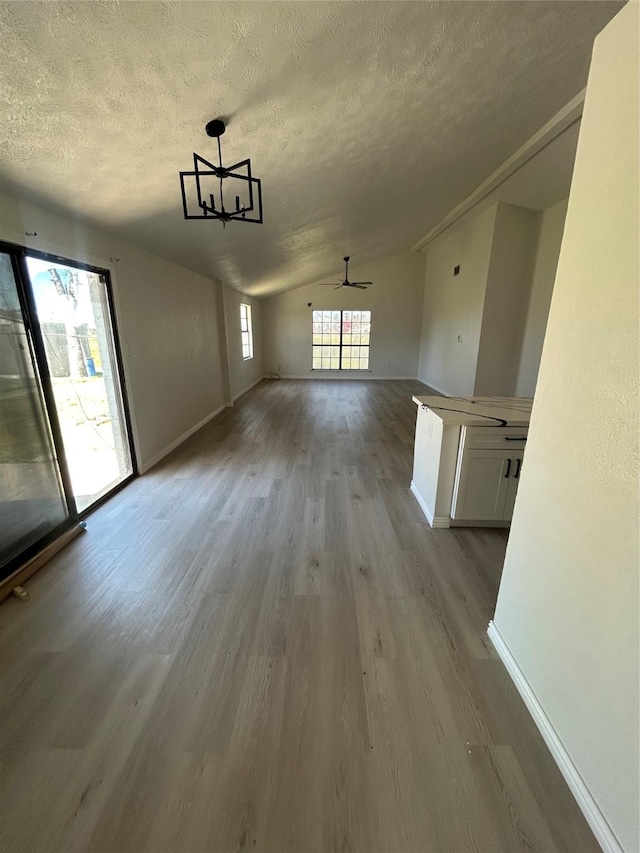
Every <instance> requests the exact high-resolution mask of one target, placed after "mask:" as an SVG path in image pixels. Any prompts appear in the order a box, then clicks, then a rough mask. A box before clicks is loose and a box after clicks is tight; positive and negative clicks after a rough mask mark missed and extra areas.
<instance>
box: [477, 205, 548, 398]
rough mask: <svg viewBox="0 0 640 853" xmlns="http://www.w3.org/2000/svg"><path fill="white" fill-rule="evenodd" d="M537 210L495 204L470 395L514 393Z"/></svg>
mask: <svg viewBox="0 0 640 853" xmlns="http://www.w3.org/2000/svg"><path fill="white" fill-rule="evenodd" d="M540 219H541V216H540V214H539V213H536V212H535V211H533V210H525V208H523V207H515V206H514V205H512V204H498V209H497V213H496V220H495V225H494V229H493V239H492V242H491V260H490V262H489V273H488V276H487V289H486V293H485V297H484V308H483V312H482V331H481V332H480V344H479V347H478V364H477V367H476V381H475V386H474V393H475V394H476V395H478V396H480V397H491V396H496V397H513V396H514V395H515V392H516V384H517V379H518V367H519V364H520V354H521V352H522V342H523V338H524V331H525V326H526V320H527V310H528V307H529V301H530V296H531V283H532V280H533V270H534V264H535V258H536V250H537V248H538V238H539V234H540Z"/></svg>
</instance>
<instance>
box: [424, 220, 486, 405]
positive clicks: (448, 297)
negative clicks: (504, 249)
mask: <svg viewBox="0 0 640 853" xmlns="http://www.w3.org/2000/svg"><path fill="white" fill-rule="evenodd" d="M497 209H498V205H495V204H494V205H493V207H490V208H488V209H487V210H484V211H483V212H482V213H480V214H479V215H478V216H476V217H475V218H474V219H471V220H470V221H469V222H467V221H465V223H464V225H462V226H461V227H459V228H452V229H450V230H449V231H446V232H445V233H444V234H442V235H441V236H440V237H438V239H437V240H435V241H434V242H433V243H432V244H431V245H430V246H429V247H428V249H427V252H426V255H427V265H426V275H425V294H424V315H423V320H422V339H421V342H420V363H419V370H418V379H420V381H421V382H424V383H426V384H427V385H430V386H431V387H432V388H435V389H436V390H438V391H441V392H442V393H443V394H454V395H455V394H463V395H469V394H473V389H474V387H475V381H476V368H477V366H478V347H479V346H480V332H481V329H482V311H483V308H484V298H485V294H486V290H487V276H488V275H489V261H490V258H491V244H492V241H493V231H494V226H495V221H496V214H497ZM456 266H459V267H460V271H459V273H458V275H454V268H455V267H456Z"/></svg>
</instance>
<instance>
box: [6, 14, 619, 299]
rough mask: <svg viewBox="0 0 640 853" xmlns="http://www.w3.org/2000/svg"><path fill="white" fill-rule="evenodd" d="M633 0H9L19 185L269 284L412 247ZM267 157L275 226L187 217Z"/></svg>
mask: <svg viewBox="0 0 640 853" xmlns="http://www.w3.org/2000/svg"><path fill="white" fill-rule="evenodd" d="M621 5H623V4H622V3H620V2H595V1H592V0H587V2H564V0H560V2H544V0H539V1H538V0H534V2H502V1H499V2H396V0H392V2H373V3H369V2H215V0H210V2H171V3H160V2H122V3H112V2H101V3H97V2H90V3H62V2H31V3H23V2H4V3H1V4H0V43H1V44H2V46H3V50H2V54H1V56H0V112H1V115H0V144H1V146H2V159H1V162H0V184H1V185H3V186H5V187H6V188H8V189H10V190H11V191H13V192H14V193H15V192H17V193H20V194H21V195H23V196H25V197H27V198H32V199H35V200H38V201H40V202H42V203H44V204H46V205H47V206H50V207H55V208H57V209H60V210H61V211H65V212H71V213H73V214H74V215H76V216H77V215H78V214H79V215H81V216H83V217H85V218H86V219H87V220H88V221H89V222H90V223H92V224H95V225H97V226H99V227H101V228H103V229H106V230H108V231H110V232H112V233H114V234H116V235H118V236H120V237H122V238H124V239H126V240H128V241H129V242H131V243H134V244H138V245H141V246H144V247H146V248H148V249H150V250H151V251H154V252H156V253H157V254H159V255H161V256H163V257H167V258H169V259H171V260H173V261H176V262H177V263H179V264H182V265H183V266H185V267H187V268H189V269H192V270H194V271H197V272H200V273H202V274H204V275H207V276H215V277H218V278H220V279H221V280H222V281H224V282H225V283H226V284H228V285H230V286H232V287H235V288H237V289H239V290H243V291H245V292H248V293H253V294H255V295H262V294H269V293H274V292H278V291H281V290H285V289H288V288H291V287H295V286H298V285H301V284H305V283H308V282H311V281H317V280H318V279H320V278H321V277H322V276H324V275H329V274H334V273H335V272H337V271H339V270H340V267H341V258H342V256H343V255H344V254H350V255H351V256H352V257H353V258H354V262H356V263H358V264H362V263H365V262H366V261H369V260H373V259H374V258H376V257H381V256H383V255H385V254H389V253H391V252H393V251H396V250H398V249H401V248H403V247H409V246H410V245H412V244H413V243H415V242H416V241H417V240H419V239H420V238H421V237H422V236H423V235H424V234H426V233H427V232H428V231H429V230H430V229H431V228H432V227H433V226H434V225H436V224H437V222H438V221H439V220H440V219H441V218H442V217H443V216H444V215H445V214H446V213H447V212H448V211H449V210H451V209H452V208H453V207H454V206H455V205H456V204H458V203H459V202H460V201H462V199H464V198H465V197H466V196H467V195H468V194H469V193H470V192H471V191H472V190H473V189H474V188H475V187H476V186H477V185H478V184H480V183H481V182H482V181H483V180H484V179H485V178H486V177H487V176H488V175H489V174H490V173H491V172H492V171H493V170H494V169H496V168H497V167H498V166H499V165H500V164H501V163H502V162H503V161H504V160H505V159H506V158H507V157H508V156H510V155H511V154H512V153H513V152H514V151H515V150H516V149H517V148H519V147H520V146H521V145H522V144H523V143H524V142H525V141H526V140H527V139H528V138H529V137H530V136H531V135H532V134H533V133H535V132H536V131H537V130H538V129H539V128H540V127H541V126H542V125H543V124H544V123H545V122H546V121H548V120H549V119H550V118H551V117H552V116H553V115H554V114H555V113H556V112H558V110H559V109H561V108H562V107H563V106H564V105H565V104H566V103H567V102H568V101H569V100H570V99H571V98H572V97H573V96H574V95H576V94H577V93H578V92H579V91H580V90H581V89H582V88H583V87H584V86H585V85H586V81H587V73H588V68H589V60H590V56H591V48H592V44H593V39H594V37H595V36H596V35H597V33H598V32H599V31H600V30H601V29H602V28H603V27H604V25H605V24H606V23H607V22H608V21H609V20H610V19H611V18H612V17H613V15H614V14H615V13H616V11H617V10H618V9H619V8H620V7H621ZM219 116H223V117H226V118H227V119H228V127H227V132H226V134H225V136H224V138H223V154H224V157H225V161H227V162H236V161H237V160H241V159H243V158H245V157H251V161H252V166H253V169H254V172H255V174H256V175H257V176H259V177H260V178H262V181H263V195H264V211H265V224H264V225H250V224H246V223H244V224H242V223H231V224H230V225H228V226H227V228H226V229H223V228H222V226H221V224H220V223H217V222H211V221H184V219H183V217H182V206H181V200H180V191H179V182H178V172H179V170H181V169H188V168H190V167H191V166H190V164H191V159H192V152H193V151H197V152H198V153H199V154H201V155H203V156H205V157H207V158H209V157H211V156H213V153H214V149H213V146H212V140H210V139H209V138H208V137H207V136H206V135H205V134H204V125H205V123H206V122H207V121H208V120H209V119H211V118H216V117H219Z"/></svg>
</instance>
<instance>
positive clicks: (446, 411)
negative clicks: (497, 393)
mask: <svg viewBox="0 0 640 853" xmlns="http://www.w3.org/2000/svg"><path fill="white" fill-rule="evenodd" d="M413 402H414V403H417V405H418V406H426V407H427V408H428V409H430V410H431V411H432V412H433V414H434V415H435V416H436V417H438V418H440V420H441V421H442V423H443V424H445V425H446V426H494V427H495V426H502V425H503V424H501V421H506V424H504V425H505V426H514V427H524V426H529V419H530V416H531V406H532V404H533V400H532V399H531V398H530V397H413ZM451 410H454V411H451Z"/></svg>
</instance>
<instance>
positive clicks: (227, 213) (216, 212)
mask: <svg viewBox="0 0 640 853" xmlns="http://www.w3.org/2000/svg"><path fill="white" fill-rule="evenodd" d="M225 130H226V128H225V124H224V122H223V121H222V119H213V120H212V121H210V122H208V124H207V125H206V127H205V131H206V133H207V136H210V137H212V138H213V139H217V140H218V165H217V166H216V165H214V164H213V163H210V162H209V161H208V160H205V159H204V157H201V156H200V155H199V154H196V153H195V152H194V154H193V170H192V171H188V172H180V188H181V190H182V208H183V211H184V218H185V219H219V220H221V221H222V224H223V226H226V224H227V222H231V221H233V220H235V221H238V222H255V223H258V224H261V223H262V184H261V182H260V179H259V178H254V177H253V175H252V174H251V160H250V159H249V158H247V159H246V160H241V161H240V162H239V163H234V165H233V166H223V164H222V148H221V146H220V137H221V136H222V134H223V133H224V132H225ZM225 193H226V197H227V205H225ZM230 199H231V206H228V205H229V200H230Z"/></svg>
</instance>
